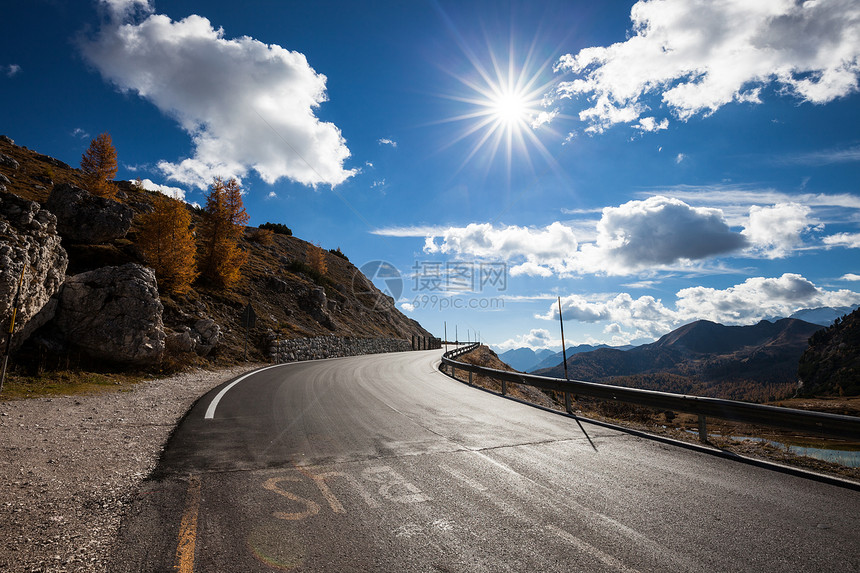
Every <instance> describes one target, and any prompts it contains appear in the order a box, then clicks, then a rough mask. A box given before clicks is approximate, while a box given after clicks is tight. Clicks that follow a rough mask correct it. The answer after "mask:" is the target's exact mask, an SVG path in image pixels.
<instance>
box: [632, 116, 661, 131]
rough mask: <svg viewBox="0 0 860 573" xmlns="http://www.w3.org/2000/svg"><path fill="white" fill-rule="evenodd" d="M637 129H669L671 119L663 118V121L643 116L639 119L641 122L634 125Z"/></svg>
mask: <svg viewBox="0 0 860 573" xmlns="http://www.w3.org/2000/svg"><path fill="white" fill-rule="evenodd" d="M633 127H635V128H636V129H639V130H641V131H662V130H664V129H669V120H668V119H666V118H663V121H659V122H658V121H657V120H656V119H655V118H653V117H643V118H640V119H639V123H638V124H636V125H634V126H633Z"/></svg>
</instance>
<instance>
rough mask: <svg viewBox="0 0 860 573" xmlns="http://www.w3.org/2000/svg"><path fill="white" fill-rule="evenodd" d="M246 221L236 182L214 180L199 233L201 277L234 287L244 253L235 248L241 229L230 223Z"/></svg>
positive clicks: (246, 217)
mask: <svg viewBox="0 0 860 573" xmlns="http://www.w3.org/2000/svg"><path fill="white" fill-rule="evenodd" d="M243 217H244V218H243ZM247 220H248V214H247V213H246V212H245V207H244V206H243V204H242V190H241V188H240V187H239V183H238V182H237V181H236V179H230V180H229V181H227V182H226V183H225V182H224V180H223V179H221V178H220V177H216V178H215V180H214V181H213V182H212V185H211V186H210V187H209V194H208V195H207V196H206V207H205V211H204V219H203V225H202V230H201V233H200V235H201V237H200V238H201V242H200V270H201V272H202V274H203V276H205V277H206V278H208V279H209V280H211V281H213V282H215V283H216V284H219V285H221V286H223V287H225V288H230V287H231V286H233V285H234V284H236V282H237V281H238V280H239V278H240V277H241V269H242V265H243V264H245V261H246V260H247V259H248V254H247V253H245V252H244V251H243V250H242V249H240V248H239V239H241V237H242V234H243V233H244V227H243V226H242V224H240V223H236V222H234V221H243V222H247Z"/></svg>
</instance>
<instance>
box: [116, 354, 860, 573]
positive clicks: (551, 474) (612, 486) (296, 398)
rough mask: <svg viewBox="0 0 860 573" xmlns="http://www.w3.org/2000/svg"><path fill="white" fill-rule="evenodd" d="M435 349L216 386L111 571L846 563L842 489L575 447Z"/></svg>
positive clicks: (715, 462)
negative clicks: (451, 368)
mask: <svg viewBox="0 0 860 573" xmlns="http://www.w3.org/2000/svg"><path fill="white" fill-rule="evenodd" d="M440 356H441V351H423V352H409V353H399V354H388V355H377V356H363V357H354V358H342V359H334V360H324V361H317V362H304V363H295V364H286V365H280V366H276V367H271V368H268V369H265V370H262V371H259V372H257V373H256V374H253V375H251V376H248V377H246V378H244V379H242V380H240V381H238V382H237V383H235V384H233V385H231V386H230V387H229V389H227V385H225V386H222V387H220V388H216V389H215V390H213V391H212V392H211V393H209V394H207V395H206V396H204V397H203V398H201V400H200V401H199V402H198V403H197V405H196V406H195V407H194V408H193V409H192V410H191V411H190V412H189V414H188V415H187V416H186V418H185V420H184V421H183V422H182V423H181V425H180V426H179V427H178V428H177V430H176V432H175V434H174V436H173V437H172V438H171V441H170V443H169V444H168V447H167V448H166V451H165V453H164V456H163V459H162V461H161V463H160V465H159V467H158V469H157V470H156V473H155V475H154V476H153V477H152V478H151V479H149V480H148V481H147V482H146V483H145V485H144V487H143V488H142V490H141V492H140V495H139V496H138V497H137V499H135V501H134V503H133V505H132V506H131V508H130V510H129V516H128V518H127V519H126V520H125V522H124V524H123V527H122V532H121V536H120V540H119V542H118V544H117V548H116V551H115V563H114V565H113V567H112V569H111V570H112V571H130V572H131V571H133V572H155V571H159V572H162V571H198V572H217V571H225V572H228V571H229V572H239V571H242V572H244V571H248V572H256V571H332V572H335V571H337V572H342V571H386V572H387V571H392V572H406V571H422V572H423V571H427V572H431V571H433V572H435V571H443V572H455V571H468V572H470V573H472V572H497V571H661V572H665V571H779V572H781V573H784V572H787V571H816V572H823V571H839V572H846V571H860V493H858V492H856V491H852V490H848V489H844V488H839V487H836V486H832V485H827V484H822V483H818V482H814V481H810V480H806V479H803V478H799V477H795V476H790V475H784V474H781V473H777V472H774V471H770V470H766V469H761V468H756V467H753V466H750V465H746V464H742V463H737V462H733V461H727V460H724V459H719V458H716V457H713V456H709V455H707V454H704V453H700V452H696V451H691V450H688V449H684V448H679V447H675V446H671V445H667V444H662V443H659V442H654V441H650V440H647V439H643V438H639V437H635V436H631V435H628V434H624V433H621V432H617V431H614V430H610V429H606V428H602V427H598V426H594V425H590V424H584V425H583V426H584V430H585V431H586V432H587V433H588V436H589V437H590V438H591V440H593V442H594V446H595V447H596V450H595V449H594V448H593V447H592V445H591V444H590V443H589V441H588V439H587V437H586V436H585V435H584V434H583V430H582V429H580V427H579V426H578V425H577V424H576V422H575V421H574V420H572V419H570V418H568V417H565V416H561V415H557V414H553V413H550V412H545V411H542V410H540V409H537V408H533V407H530V406H528V405H524V404H521V403H518V402H515V401H512V400H507V399H504V398H501V397H498V396H495V395H492V394H489V393H487V392H484V391H481V390H479V389H476V388H472V387H469V386H466V385H464V384H461V383H459V382H455V381H453V380H451V379H450V378H448V377H446V376H444V375H442V374H441V373H439V372H438V371H437V370H436V365H437V364H438V362H439V359H440ZM225 390H226V391H225ZM216 398H217V403H215V404H214V405H213V402H214V401H215V400H216ZM207 415H208V416H209V417H207Z"/></svg>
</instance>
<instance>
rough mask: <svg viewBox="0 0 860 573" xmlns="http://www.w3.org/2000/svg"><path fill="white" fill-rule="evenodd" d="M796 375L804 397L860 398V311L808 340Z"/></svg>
mask: <svg viewBox="0 0 860 573" xmlns="http://www.w3.org/2000/svg"><path fill="white" fill-rule="evenodd" d="M797 374H798V377H799V378H800V380H801V382H802V384H803V386H802V387H801V394H803V395H805V396H813V395H815V396H817V395H836V394H839V395H845V396H857V395H860V308H858V309H855V310H854V311H853V312H852V313H851V314H849V315H847V316H845V317H843V318H842V319H838V320H837V321H836V322H835V323H834V324H833V325H832V326H830V327H829V328H827V329H825V330H820V331H818V332H816V333H815V334H814V335H813V336H812V337H811V338H810V339H809V347H808V348H807V349H806V350H805V351H804V353H803V356H801V358H800V364H799V366H798V373H797Z"/></svg>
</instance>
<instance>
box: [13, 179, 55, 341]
mask: <svg viewBox="0 0 860 573" xmlns="http://www.w3.org/2000/svg"><path fill="white" fill-rule="evenodd" d="M68 264H69V257H68V255H67V254H66V251H65V250H64V249H63V247H62V246H60V237H59V235H57V219H56V217H54V216H53V215H52V214H51V213H49V212H48V211H46V210H44V209H42V208H41V207H40V206H39V204H38V203H35V202H33V201H27V200H26V199H22V198H20V197H18V196H17V195H13V194H11V193H0V316H2V317H3V324H2V325H0V330H2V332H0V348H5V345H6V337H7V336H8V332H9V326H8V322H6V321H7V320H8V319H9V317H11V316H12V305H13V304H14V299H15V293H16V292H17V291H18V282H19V280H20V278H21V271H22V269H23V271H24V279H23V283H22V284H21V294H20V296H19V299H18V312H17V315H16V319H15V334H14V337H13V340H12V345H13V348H17V347H18V346H20V344H21V343H22V342H24V340H26V339H27V337H29V336H30V334H32V333H33V331H34V330H36V329H37V328H38V327H39V326H41V325H43V324H44V323H45V322H47V321H48V320H50V319H51V318H52V317H53V312H54V309H55V308H56V300H53V301H52V299H51V297H52V296H53V295H55V294H56V293H57V292H58V291H59V290H60V287H61V286H62V284H63V280H64V279H65V276H66V267H67V266H68Z"/></svg>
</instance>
